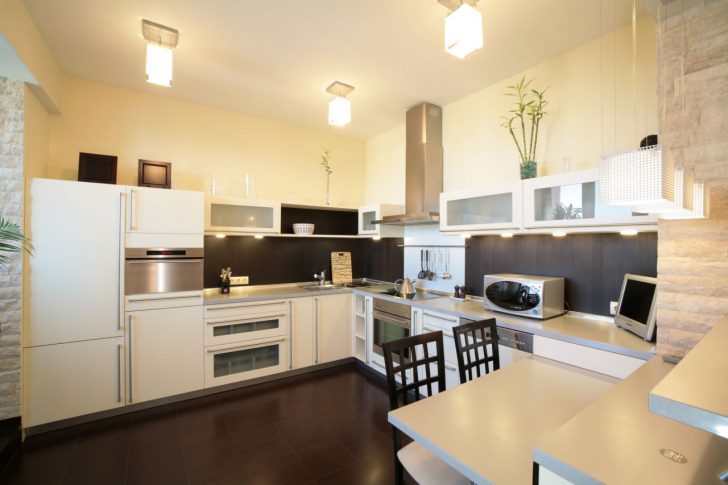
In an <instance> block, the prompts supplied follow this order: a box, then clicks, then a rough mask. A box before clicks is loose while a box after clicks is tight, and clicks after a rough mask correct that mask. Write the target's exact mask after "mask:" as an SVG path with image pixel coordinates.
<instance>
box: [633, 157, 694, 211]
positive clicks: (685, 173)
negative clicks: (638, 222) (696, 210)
mask: <svg viewBox="0 0 728 485" xmlns="http://www.w3.org/2000/svg"><path fill="white" fill-rule="evenodd" d="M694 189H695V176H694V175H693V172H692V171H691V170H687V169H686V168H685V167H678V168H676V169H675V200H674V201H672V202H658V203H653V204H639V205H636V206H632V210H633V211H634V212H639V213H642V214H667V213H673V212H682V211H692V210H693V191H694Z"/></svg>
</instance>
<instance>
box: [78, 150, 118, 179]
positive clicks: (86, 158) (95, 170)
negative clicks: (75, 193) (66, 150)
mask: <svg viewBox="0 0 728 485" xmlns="http://www.w3.org/2000/svg"><path fill="white" fill-rule="evenodd" d="M117 164H118V157H117V156H116V155H102V154H100V153H86V152H80V153H79V154H78V181H79V182H93V183H97V184H112V185H115V184H116V168H117Z"/></svg>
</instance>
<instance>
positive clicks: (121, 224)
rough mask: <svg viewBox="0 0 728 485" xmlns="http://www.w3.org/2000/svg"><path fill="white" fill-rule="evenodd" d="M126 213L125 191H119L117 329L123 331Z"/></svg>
mask: <svg viewBox="0 0 728 485" xmlns="http://www.w3.org/2000/svg"><path fill="white" fill-rule="evenodd" d="M125 215H126V211H125V210H124V193H123V192H120V193H119V246H118V248H119V277H118V278H117V282H118V285H119V286H118V288H117V290H118V294H117V297H118V306H117V312H118V315H117V325H116V330H117V331H119V332H121V321H122V319H123V318H124V316H123V313H124V311H123V309H122V301H123V299H124V297H123V291H124V249H125V246H126V242H125V240H124V219H125V217H124V216H125Z"/></svg>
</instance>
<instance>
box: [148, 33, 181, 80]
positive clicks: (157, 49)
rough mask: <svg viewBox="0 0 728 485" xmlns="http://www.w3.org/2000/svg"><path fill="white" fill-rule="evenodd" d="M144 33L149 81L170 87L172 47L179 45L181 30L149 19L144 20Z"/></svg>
mask: <svg viewBox="0 0 728 485" xmlns="http://www.w3.org/2000/svg"><path fill="white" fill-rule="evenodd" d="M142 35H144V39H146V41H147V63H146V73H147V82H148V83H151V84H158V85H160V86H166V87H170V86H171V85H172V49H174V48H175V47H177V40H178V39H179V31H178V30H177V29H173V28H171V27H167V26H165V25H162V24H158V23H155V22H151V21H149V20H142Z"/></svg>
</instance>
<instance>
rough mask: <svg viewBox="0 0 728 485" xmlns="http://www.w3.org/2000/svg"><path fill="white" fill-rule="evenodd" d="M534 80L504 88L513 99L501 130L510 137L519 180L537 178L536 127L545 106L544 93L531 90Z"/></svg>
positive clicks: (546, 103)
mask: <svg viewBox="0 0 728 485" xmlns="http://www.w3.org/2000/svg"><path fill="white" fill-rule="evenodd" d="M532 82H533V79H530V80H528V81H526V77H525V76H524V77H522V78H521V80H520V81H518V82H517V83H515V84H511V85H510V86H508V87H507V88H506V96H510V97H513V98H515V102H514V103H513V109H512V110H510V114H509V115H508V116H504V117H503V125H502V126H503V127H504V128H506V129H507V130H508V132H509V133H510V134H511V138H513V141H514V142H515V144H516V148H517V149H518V156H519V157H520V166H521V179H530V178H534V177H536V174H537V168H538V167H537V165H536V146H537V145H538V127H539V124H540V123H541V119H542V118H543V117H544V115H546V114H547V112H546V110H545V108H546V106H547V105H548V101H546V98H545V93H546V89H543V90H541V91H538V90H537V89H532V88H531V83H532Z"/></svg>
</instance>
